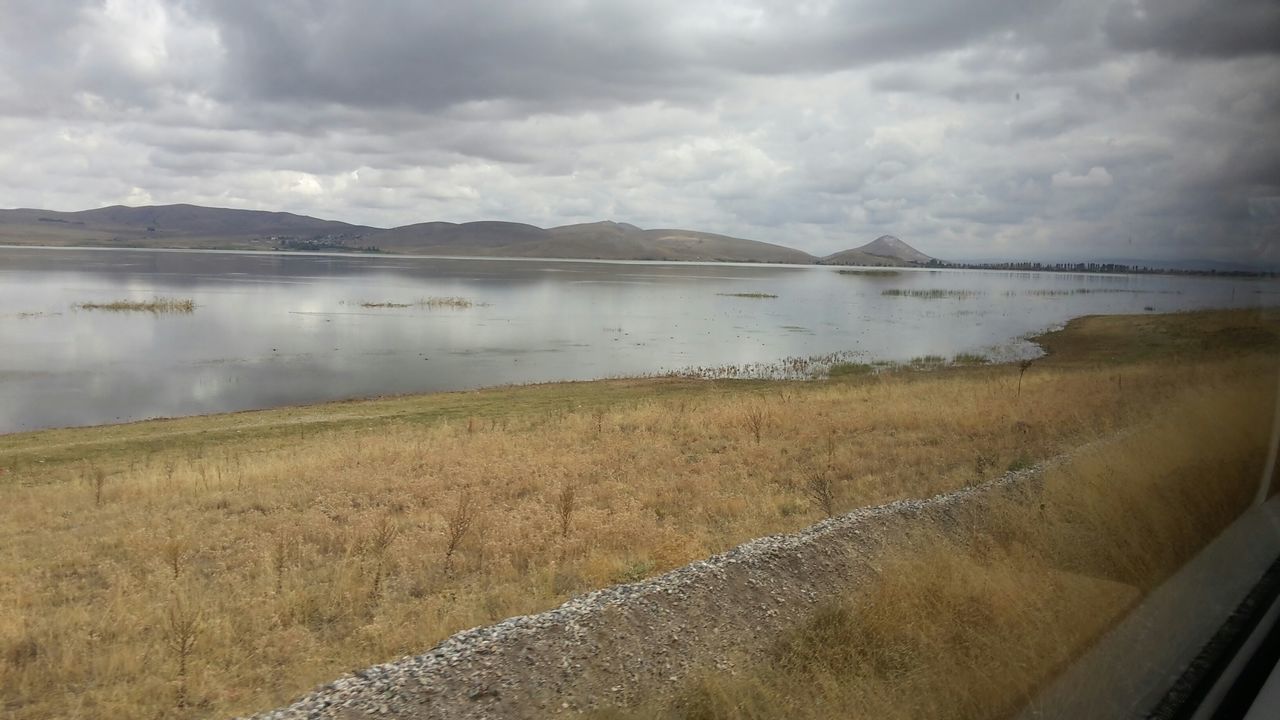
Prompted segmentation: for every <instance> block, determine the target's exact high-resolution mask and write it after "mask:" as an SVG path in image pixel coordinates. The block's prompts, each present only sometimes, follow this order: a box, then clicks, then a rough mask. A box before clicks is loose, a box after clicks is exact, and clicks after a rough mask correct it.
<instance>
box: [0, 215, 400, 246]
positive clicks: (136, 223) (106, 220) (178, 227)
mask: <svg viewBox="0 0 1280 720" xmlns="http://www.w3.org/2000/svg"><path fill="white" fill-rule="evenodd" d="M374 230H375V228H371V227H367V226H362V225H351V224H349V223H344V222H338V221H336V220H320V219H318V218H313V217H308V216H306V215H295V214H293V213H285V212H264V211H260V210H233V209H228V208H211V207H202V206H199V205H155V206H146V207H127V206H124V205H112V206H110V207H104V208H97V209H95V210H81V211H78V212H57V211H54V210H36V209H28V208H22V209H17V210H0V242H3V243H14V244H24V245H25V244H34V245H77V244H84V245H118V246H121V247H129V246H145V247H257V248H258V249H262V248H263V247H270V246H272V245H273V244H276V243H279V242H280V239H281V238H288V239H293V240H305V241H321V240H323V241H325V242H328V243H331V244H335V245H342V244H357V243H358V241H359V239H360V238H362V237H363V236H364V235H367V234H369V233H371V232H373V231H374Z"/></svg>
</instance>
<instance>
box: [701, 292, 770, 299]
mask: <svg viewBox="0 0 1280 720" xmlns="http://www.w3.org/2000/svg"><path fill="white" fill-rule="evenodd" d="M716 294H717V295H720V296H723V297H736V298H753V299H756V300H772V299H775V298H777V297H778V296H777V295H770V294H769V293H762V292H742V293H716Z"/></svg>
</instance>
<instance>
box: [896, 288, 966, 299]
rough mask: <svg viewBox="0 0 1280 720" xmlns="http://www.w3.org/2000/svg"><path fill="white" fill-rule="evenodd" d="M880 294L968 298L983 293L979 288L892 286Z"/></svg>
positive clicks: (925, 297) (921, 297)
mask: <svg viewBox="0 0 1280 720" xmlns="http://www.w3.org/2000/svg"><path fill="white" fill-rule="evenodd" d="M880 294H881V295H883V296H885V297H911V298H919V299H921V300H946V299H954V300H967V299H969V298H975V297H978V296H979V295H982V293H981V292H980V291H978V290H943V289H936V288H935V289H929V290H903V289H901V288H890V289H889V290H883V291H881V292H880Z"/></svg>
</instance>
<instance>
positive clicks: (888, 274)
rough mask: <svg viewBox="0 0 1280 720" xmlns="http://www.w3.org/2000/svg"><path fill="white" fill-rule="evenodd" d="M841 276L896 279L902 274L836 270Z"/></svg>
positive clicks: (893, 271)
mask: <svg viewBox="0 0 1280 720" xmlns="http://www.w3.org/2000/svg"><path fill="white" fill-rule="evenodd" d="M836 272H837V273H839V274H841V275H861V276H864V277H897V276H899V275H901V274H902V273H901V272H900V271H898V270H837V271H836Z"/></svg>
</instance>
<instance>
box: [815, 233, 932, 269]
mask: <svg viewBox="0 0 1280 720" xmlns="http://www.w3.org/2000/svg"><path fill="white" fill-rule="evenodd" d="M932 260H933V258H932V257H929V256H928V255H925V254H924V253H922V252H920V251H919V250H916V249H915V248H913V247H911V246H910V245H908V244H906V243H904V242H902V241H901V240H899V239H898V238H896V237H894V236H892V235H881V236H880V237H878V238H876V239H875V240H872V241H871V242H869V243H867V244H866V245H863V246H862V247H857V248H853V249H852V250H842V251H840V252H838V253H833V254H831V255H828V256H826V257H824V258H822V259H821V260H819V261H818V262H819V263H821V264H823V265H868V266H872V267H911V266H915V265H927V264H929V262H930V261H932Z"/></svg>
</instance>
